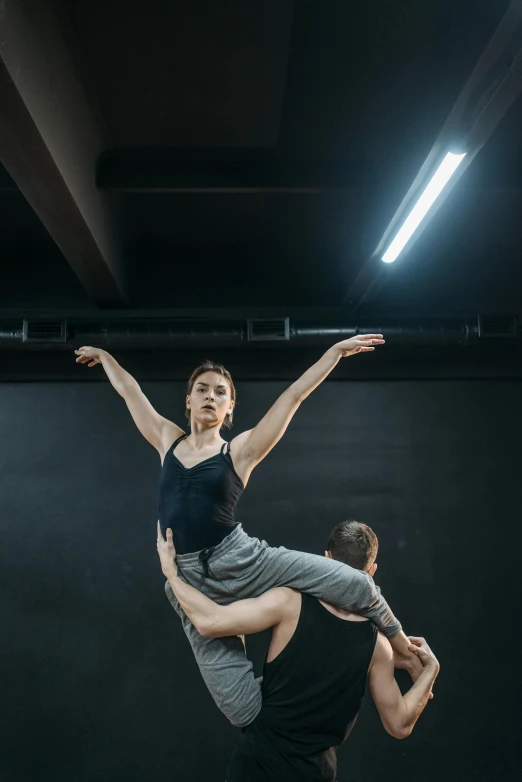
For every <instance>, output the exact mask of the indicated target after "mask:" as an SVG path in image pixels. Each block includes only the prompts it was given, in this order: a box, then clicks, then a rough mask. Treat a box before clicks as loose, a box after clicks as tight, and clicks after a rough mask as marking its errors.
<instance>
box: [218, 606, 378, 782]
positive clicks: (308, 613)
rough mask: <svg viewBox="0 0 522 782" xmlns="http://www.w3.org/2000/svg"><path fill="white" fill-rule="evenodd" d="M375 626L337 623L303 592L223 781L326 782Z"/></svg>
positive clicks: (355, 706) (362, 678) (358, 692)
mask: <svg viewBox="0 0 522 782" xmlns="http://www.w3.org/2000/svg"><path fill="white" fill-rule="evenodd" d="M376 639H377V628H376V627H375V625H373V624H372V623H371V622H350V621H348V620H344V619H339V618H338V617H336V616H334V615H333V614H331V613H330V612H329V611H327V610H326V608H324V607H323V606H322V605H321V603H320V602H319V601H318V600H317V599H316V598H314V597H311V596H310V595H305V594H303V595H302V603H301V615H300V617H299V622H298V625H297V628H296V630H295V633H294V635H293V636H292V638H291V639H290V641H289V643H288V644H287V646H286V647H285V648H284V649H283V651H282V652H281V654H279V655H278V656H277V657H276V658H275V660H273V661H272V662H270V663H265V666H264V669H263V706H262V708H261V711H260V713H259V715H258V716H257V718H256V719H255V720H254V722H252V723H251V724H250V725H249V726H248V727H247V728H244V729H243V730H242V732H241V738H240V740H239V742H238V745H237V746H236V749H235V751H234V754H233V756H232V760H231V762H230V766H229V769H228V771H227V775H226V779H227V782H247V780H248V782H257V780H259V781H260V782H261V780H267V779H269V780H271V782H294V781H295V782H298V781H299V782H302V780H306V781H307V782H312V781H313V782H326V780H328V782H332V780H336V779H337V758H336V754H335V747H337V746H338V745H339V744H342V742H343V741H344V740H345V739H346V738H347V736H348V734H349V732H350V730H351V728H352V725H353V722H354V720H355V718H356V716H357V713H358V711H359V708H360V705H361V700H362V698H363V695H364V691H365V687H366V680H367V674H368V668H369V667H370V661H371V658H372V655H373V651H374V648H375V641H376Z"/></svg>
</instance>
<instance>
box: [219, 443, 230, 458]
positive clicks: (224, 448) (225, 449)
mask: <svg viewBox="0 0 522 782" xmlns="http://www.w3.org/2000/svg"><path fill="white" fill-rule="evenodd" d="M221 453H222V454H223V456H224V455H225V454H226V453H230V443H226V442H225V443H223V445H222V447H221Z"/></svg>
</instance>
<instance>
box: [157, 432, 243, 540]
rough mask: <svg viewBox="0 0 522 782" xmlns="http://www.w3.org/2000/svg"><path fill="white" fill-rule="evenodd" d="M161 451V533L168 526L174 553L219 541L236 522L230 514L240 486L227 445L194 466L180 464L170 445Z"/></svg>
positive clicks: (232, 514)
mask: <svg viewBox="0 0 522 782" xmlns="http://www.w3.org/2000/svg"><path fill="white" fill-rule="evenodd" d="M185 437H187V435H183V436H182V437H179V438H178V439H177V440H176V442H175V443H173V444H172V445H171V447H170V448H169V450H168V451H167V453H166V454H165V461H164V462H163V467H162V469H161V473H160V478H159V487H158V488H159V491H158V518H159V520H160V524H161V528H162V530H163V534H164V535H165V530H166V529H167V527H170V528H171V529H172V532H173V535H174V545H175V546H176V552H177V553H178V554H188V553H189V552H193V551H201V550H203V549H208V548H211V547H213V546H217V544H218V543H221V541H222V540H223V538H225V537H226V536H227V535H228V534H229V533H230V532H232V530H233V529H235V528H236V526H237V522H236V520H235V518H234V513H235V510H236V505H237V503H238V502H239V498H240V497H241V495H242V493H243V490H244V486H243V482H242V480H241V478H240V477H239V476H238V474H237V473H236V471H235V470H234V465H233V463H232V458H231V456H230V445H229V444H228V443H225V444H224V445H223V448H222V449H221V451H220V452H219V453H217V454H216V455H215V456H211V457H210V458H209V459H205V460H204V461H203V462H200V463H199V464H196V465H194V467H189V468H187V467H183V465H182V464H181V462H180V461H179V459H178V458H177V457H176V456H175V455H174V449H175V448H176V446H177V445H178V443H179V442H181V440H184V439H185Z"/></svg>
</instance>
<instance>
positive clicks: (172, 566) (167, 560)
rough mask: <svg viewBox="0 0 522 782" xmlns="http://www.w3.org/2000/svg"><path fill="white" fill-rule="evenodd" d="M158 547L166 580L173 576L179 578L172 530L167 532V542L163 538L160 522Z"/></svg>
mask: <svg viewBox="0 0 522 782" xmlns="http://www.w3.org/2000/svg"><path fill="white" fill-rule="evenodd" d="M156 547H157V549H158V555H159V558H160V562H161V570H162V572H163V575H164V576H165V577H166V578H170V577H171V576H173V575H174V576H177V574H178V568H177V567H176V549H175V548H174V541H173V539H172V530H171V529H168V530H167V540H165V538H164V537H163V533H162V531H161V527H160V523H159V521H158V540H157V544H156Z"/></svg>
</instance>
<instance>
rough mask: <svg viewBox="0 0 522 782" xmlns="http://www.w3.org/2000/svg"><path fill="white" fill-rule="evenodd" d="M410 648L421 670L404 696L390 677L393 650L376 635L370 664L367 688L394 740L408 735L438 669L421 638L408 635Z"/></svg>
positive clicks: (427, 696) (436, 662) (425, 702)
mask: <svg viewBox="0 0 522 782" xmlns="http://www.w3.org/2000/svg"><path fill="white" fill-rule="evenodd" d="M410 642H411V647H410V648H411V650H412V651H413V652H414V653H415V654H416V655H417V656H418V657H419V659H420V661H421V663H422V672H421V674H420V676H419V677H418V679H417V681H416V682H415V684H414V685H413V687H411V689H410V690H408V692H407V693H406V694H405V695H402V693H401V691H400V689H399V686H398V684H397V682H396V681H395V676H394V660H393V650H392V648H391V646H390V643H389V642H388V640H387V639H386V638H384V636H382V635H379V636H378V638H377V644H376V647H375V652H374V655H373V658H372V664H371V667H370V673H369V678H370V690H371V693H372V698H373V700H374V703H375V705H376V707H377V711H378V712H379V716H380V718H381V721H382V724H383V725H384V728H385V729H386V731H387V732H388V733H389V734H390V735H391V736H393V737H394V738H396V739H404V738H407V736H409V735H410V733H411V732H412V730H413V728H414V725H415V723H416V722H417V720H418V719H419V717H420V715H421V714H422V712H423V711H424V708H425V706H426V704H427V702H428V699H429V697H430V693H431V688H432V687H433V683H434V681H435V679H436V678H437V674H438V672H439V668H440V666H439V663H438V660H437V658H436V657H435V655H434V654H433V652H432V651H431V649H430V648H429V646H428V645H427V643H426V641H425V640H424V639H423V638H410Z"/></svg>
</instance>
